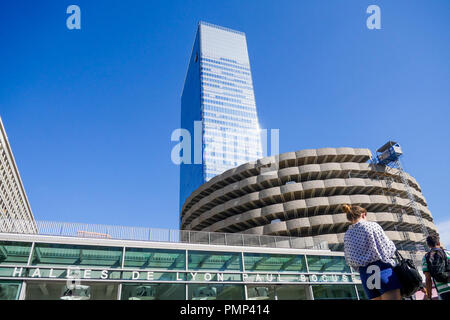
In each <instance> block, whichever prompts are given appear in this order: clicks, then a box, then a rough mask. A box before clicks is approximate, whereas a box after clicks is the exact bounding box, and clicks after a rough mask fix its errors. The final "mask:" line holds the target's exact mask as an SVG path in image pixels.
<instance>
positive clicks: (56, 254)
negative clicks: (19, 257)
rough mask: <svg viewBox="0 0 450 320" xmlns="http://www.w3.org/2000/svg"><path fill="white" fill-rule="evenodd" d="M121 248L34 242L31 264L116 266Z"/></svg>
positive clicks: (120, 254)
mask: <svg viewBox="0 0 450 320" xmlns="http://www.w3.org/2000/svg"><path fill="white" fill-rule="evenodd" d="M121 259H122V248H116V247H101V246H81V245H65V244H49V243H36V244H35V247H34V252H33V258H32V264H33V265H80V266H102V267H111V268H118V267H120V266H121Z"/></svg>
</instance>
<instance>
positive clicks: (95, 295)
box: [25, 281, 118, 300]
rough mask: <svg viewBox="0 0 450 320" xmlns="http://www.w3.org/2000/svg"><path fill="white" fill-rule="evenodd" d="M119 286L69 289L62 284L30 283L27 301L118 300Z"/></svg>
mask: <svg viewBox="0 0 450 320" xmlns="http://www.w3.org/2000/svg"><path fill="white" fill-rule="evenodd" d="M117 292H118V284H115V283H81V284H78V285H75V286H74V288H68V287H67V283H66V282H65V281H62V282H55V281H52V282H44V281H37V282H28V283H27V287H26V294H25V299H26V300H117Z"/></svg>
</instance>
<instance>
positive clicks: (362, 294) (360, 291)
mask: <svg viewBox="0 0 450 320" xmlns="http://www.w3.org/2000/svg"><path fill="white" fill-rule="evenodd" d="M356 289H357V290H358V295H359V300H368V299H367V295H366V292H365V291H364V289H363V287H362V285H360V284H357V285H356Z"/></svg>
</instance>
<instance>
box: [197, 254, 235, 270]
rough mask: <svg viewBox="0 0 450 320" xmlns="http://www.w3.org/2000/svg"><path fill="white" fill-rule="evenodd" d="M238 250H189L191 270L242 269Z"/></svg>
mask: <svg viewBox="0 0 450 320" xmlns="http://www.w3.org/2000/svg"><path fill="white" fill-rule="evenodd" d="M241 260H242V259H241V254H240V253H238V252H207V251H189V270H217V271H224V270H237V271H240V270H242V268H241V266H242V263H241Z"/></svg>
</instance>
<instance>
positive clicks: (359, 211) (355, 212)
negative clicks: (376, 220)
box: [342, 204, 367, 223]
mask: <svg viewBox="0 0 450 320" xmlns="http://www.w3.org/2000/svg"><path fill="white" fill-rule="evenodd" d="M342 209H343V210H344V212H345V213H346V214H347V220H348V221H350V222H351V223H356V222H358V221H359V220H361V219H363V220H365V219H366V217H367V210H366V209H364V208H363V207H360V206H352V205H350V204H344V205H343V206H342Z"/></svg>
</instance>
